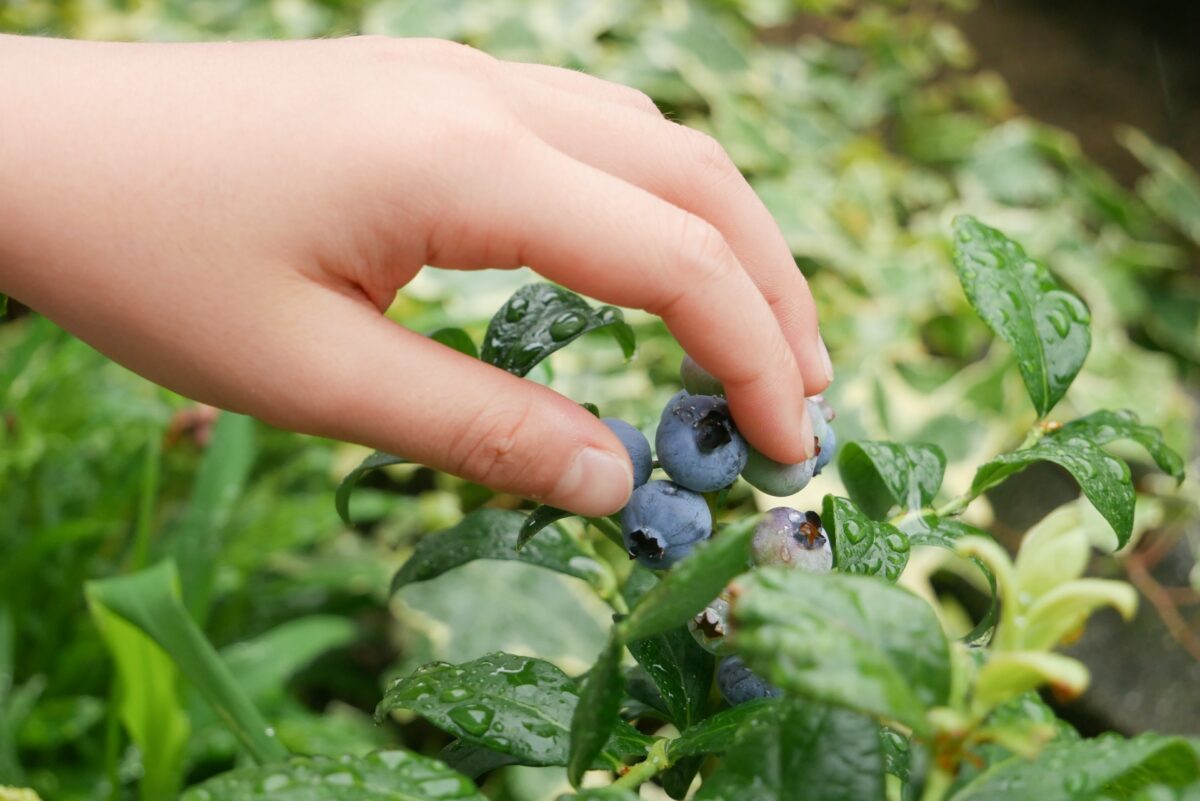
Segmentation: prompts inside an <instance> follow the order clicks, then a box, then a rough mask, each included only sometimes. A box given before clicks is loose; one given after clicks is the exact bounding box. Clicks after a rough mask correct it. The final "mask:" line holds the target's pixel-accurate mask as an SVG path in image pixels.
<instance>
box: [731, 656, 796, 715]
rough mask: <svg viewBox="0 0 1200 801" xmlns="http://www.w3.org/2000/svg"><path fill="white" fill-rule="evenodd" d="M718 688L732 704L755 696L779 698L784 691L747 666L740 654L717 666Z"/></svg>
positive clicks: (735, 704)
mask: <svg viewBox="0 0 1200 801" xmlns="http://www.w3.org/2000/svg"><path fill="white" fill-rule="evenodd" d="M717 688H718V689H720V691H721V695H723V696H724V697H725V700H726V701H728V702H729V704H730V706H737V705H738V704H744V703H746V702H747V701H753V700H754V699H755V698H778V697H779V696H781V695H783V692H782V691H781V690H780V689H779V688H778V687H776V686H775V685H773V684H771V683H769V682H768V681H767V680H766V679H764V678H762V677H761V676H759V675H758V674H757V673H755V672H754V671H752V670H751V669H750V668H748V667H746V663H745V662H743V661H742V658H741V657H740V656H729V657H726V658H725V659H722V660H721V664H720V665H718V666H717Z"/></svg>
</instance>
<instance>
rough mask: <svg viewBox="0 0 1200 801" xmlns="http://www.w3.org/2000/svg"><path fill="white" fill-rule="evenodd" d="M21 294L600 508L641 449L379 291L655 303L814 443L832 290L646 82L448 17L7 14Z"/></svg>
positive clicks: (726, 164)
mask: <svg viewBox="0 0 1200 801" xmlns="http://www.w3.org/2000/svg"><path fill="white" fill-rule="evenodd" d="M0 75H3V76H5V78H4V80H3V81H0V176H3V177H2V179H0V291H2V292H5V293H7V294H9V295H11V296H13V297H14V298H17V299H18V300H20V301H22V302H24V303H26V304H28V305H29V306H31V307H32V308H34V309H36V310H38V311H39V312H41V313H43V314H45V315H47V316H48V317H50V318H51V319H53V320H55V321H56V322H58V323H59V324H60V325H62V326H64V327H65V328H67V329H68V330H70V331H71V332H72V333H74V334H76V335H77V336H79V337H81V338H82V339H84V340H85V341H87V342H89V343H90V344H92V345H93V346H95V347H96V348H98V349H100V350H101V351H103V352H104V353H106V354H107V355H108V356H110V357H111V358H113V359H114V360H116V361H118V362H120V363H122V364H124V365H126V366H128V367H129V368H131V369H133V370H135V371H137V372H138V373H140V374H142V375H144V376H146V377H147V378H149V379H151V380H153V381H155V382H158V383H159V384H162V385H163V386H166V387H169V388H171V389H173V390H175V391H177V392H180V393H182V394H184V395H187V396H189V397H192V398H195V399H197V400H200V401H203V402H206V403H211V404H214V405H216V406H220V407H222V408H226V409H233V410H236V411H239V412H244V413H247V414H252V415H254V416H256V417H258V418H260V419H262V420H264V421H266V422H268V423H271V424H273V425H276V426H280V427H283V428H287V429H291V430H294V431H300V432H304V433H309V434H316V435H321V436H326V437H333V438H337V439H342V440H348V441H352V442H358V443H361V444H364V445H368V446H371V447H374V448H379V449H382V450H386V451H389V452H392V453H397V454H401V455H404V456H406V457H408V458H411V459H413V460H415V461H418V462H421V463H424V464H428V465H431V466H433V467H436V468H439V469H442V470H445V471H447V472H450V473H454V474H456V475H460V476H463V477H464V478H467V479H470V480H473V481H478V482H480V483H483V484H486V485H488V486H490V487H492V488H494V489H496V490H500V491H504V492H510V493H514V494H516V495H521V496H524V497H529V498H535V499H538V500H541V501H544V502H546V503H550V504H553V505H555V506H559V507H563V508H566V509H569V510H571V511H574V512H578V513H581V514H585V515H593V516H594V515H602V514H608V513H611V512H614V511H616V510H617V509H619V508H620V507H621V506H623V505H624V503H625V501H626V499H627V498H628V495H629V492H630V486H631V480H632V479H631V471H630V464H629V460H628V457H627V456H626V455H625V452H624V450H623V449H622V447H621V445H620V443H619V442H618V441H617V439H616V437H614V436H613V435H612V434H611V433H610V432H609V431H608V429H607V428H605V427H604V426H603V425H602V424H601V423H599V422H598V421H597V420H596V419H595V418H594V417H592V415H591V414H589V413H588V412H587V411H586V410H584V409H583V408H581V407H579V406H578V405H577V404H576V403H575V402H573V401H572V400H570V399H568V398H565V397H562V396H561V395H558V394H556V393H555V392H553V391H551V390H549V389H547V388H545V387H543V386H540V385H538V384H535V383H533V382H531V381H526V380H523V379H520V378H517V377H515V376H512V375H509V374H507V373H504V372H502V371H500V370H498V369H495V368H493V367H491V366H489V365H486V364H484V363H482V362H478V361H475V360H472V359H469V358H468V357H466V356H463V355H461V354H459V353H457V352H455V351H453V350H451V349H449V348H447V347H444V346H442V345H440V344H438V343H436V342H433V341H431V340H429V339H428V338H426V337H424V336H422V335H421V334H420V333H417V332H413V331H409V330H407V329H406V328H404V327H402V326H399V325H396V324H395V323H393V322H392V321H390V320H388V319H387V318H386V317H385V316H384V315H383V311H384V310H385V309H386V308H387V307H388V305H389V304H390V303H391V301H392V299H393V298H394V296H395V293H396V291H397V290H398V289H400V288H401V287H403V286H404V285H405V284H407V283H408V282H409V281H410V280H411V279H412V278H413V276H414V275H416V274H417V272H418V271H419V270H421V269H422V267H423V265H432V266H436V267H443V268H450V269H458V270H478V269H485V268H502V269H508V268H514V267H517V266H520V265H528V266H530V267H532V268H533V269H534V270H536V271H537V272H538V273H540V274H541V275H543V276H545V277H546V278H548V279H549V280H552V281H555V282H558V283H560V284H562V285H564V286H566V287H569V288H570V289H573V290H575V291H577V292H581V293H583V294H585V295H588V296H590V297H592V298H595V299H597V300H600V301H603V302H606V303H613V304H618V305H622V306H627V307H634V308H641V309H645V310H647V311H650V312H652V313H654V314H657V315H660V316H661V317H662V318H663V320H664V321H665V322H666V324H667V326H668V327H669V328H670V330H671V331H672V333H673V334H674V335H675V337H676V338H677V339H678V340H679V342H680V343H681V344H682V345H683V346H684V348H685V349H686V350H687V351H688V352H689V353H690V354H691V355H692V356H693V357H694V358H695V359H696V360H697V361H698V362H699V363H700V364H701V365H702V366H704V367H705V368H706V369H708V370H709V371H710V372H712V373H713V374H714V375H716V376H717V377H718V378H719V379H721V381H722V382H723V383H724V384H725V387H726V389H727V393H728V397H729V402H730V406H731V408H732V411H733V414H734V416H735V418H736V419H737V421H738V424H739V426H740V428H741V430H742V432H743V433H744V434H745V435H746V437H747V438H748V439H749V440H750V442H751V443H752V444H753V445H754V446H755V447H757V448H758V449H759V450H760V451H762V452H763V453H764V454H765V455H767V456H769V457H771V458H773V459H775V460H777V461H781V462H796V461H799V460H801V459H802V458H804V457H805V456H807V455H809V454H810V453H811V451H812V448H813V438H812V427H811V424H810V423H809V421H808V420H807V419H806V416H805V408H804V407H805V404H804V403H803V402H802V401H801V399H802V398H803V397H804V396H805V395H806V394H807V395H811V394H814V393H817V392H820V391H822V390H823V389H824V388H825V387H826V385H827V384H828V383H829V381H830V380H831V378H832V369H831V367H830V365H829V357H828V354H827V352H826V350H825V347H824V345H823V343H822V341H821V338H820V334H819V332H818V329H817V315H816V310H815V308H814V305H813V299H812V295H811V294H810V292H809V290H808V287H807V285H806V283H805V281H804V278H803V276H802V275H801V274H800V272H799V271H798V270H797V269H796V265H795V262H794V261H793V259H792V256H791V254H790V253H789V250H788V247H787V245H786V243H785V241H784V239H783V236H782V234H781V233H780V231H779V229H778V227H777V226H776V225H775V223H774V221H773V220H772V219H771V217H770V215H769V214H768V212H767V210H766V208H765V207H764V206H763V204H762V203H761V202H760V201H759V199H758V198H757V197H756V196H755V194H754V192H753V190H752V189H751V188H750V186H749V185H748V184H747V183H746V181H745V180H744V179H743V177H742V176H741V175H740V173H739V172H738V171H737V169H736V168H735V167H734V166H733V164H732V162H731V161H730V160H729V157H728V156H727V155H726V153H725V151H724V150H723V149H722V148H721V146H720V145H719V144H717V143H716V142H715V141H714V140H713V139H711V138H709V137H707V136H705V135H703V134H700V133H698V132H696V131H692V130H690V129H688V128H685V127H683V126H680V125H677V124H676V123H674V122H671V121H669V120H667V119H665V118H664V117H663V116H662V115H661V114H660V113H659V111H658V110H657V109H656V108H655V107H654V104H653V103H652V102H651V101H650V100H649V98H647V97H646V96H645V95H643V94H641V93H639V92H637V91H635V90H633V89H630V88H627V87H624V86H619V85H616V84H612V83H608V82H605V81H602V80H599V79H597V78H593V77H591V76H588V75H584V74H581V73H578V72H574V71H570V70H564V69H558V68H555V67H548V66H540V65H530V64H518V63H511V62H505V61H500V60H497V59H495V58H492V57H490V56H488V55H486V54H484V53H482V52H480V51H478V50H473V49H470V48H467V47H464V46H461V45H457V44H453V43H449V42H442V41H437V40H420V39H387V38H376V37H360V38H347V39H339V40H321V41H303V42H262V43H240V44H183V45H176V44H110V43H93V42H71V41H62V40H51V39H40V38H32V37H30V38H25V37H13V36H0Z"/></svg>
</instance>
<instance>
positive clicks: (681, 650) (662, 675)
mask: <svg viewBox="0 0 1200 801" xmlns="http://www.w3.org/2000/svg"><path fill="white" fill-rule="evenodd" d="M629 651H630V653H632V654H633V658H634V659H636V660H637V661H638V664H640V665H641V666H642V667H643V668H644V669H645V671H646V673H647V674H649V676H650V678H652V679H653V680H654V684H655V686H657V687H658V691H659V693H660V694H661V695H662V698H663V701H665V702H666V705H667V709H668V710H669V711H670V713H671V720H672V721H673V722H674V723H675V725H676V726H677V727H678V728H679V730H680V731H683V730H685V729H687V728H688V727H689V726H692V725H694V724H695V723H697V722H699V721H700V720H701V719H702V718H703V717H704V713H705V711H706V710H707V707H708V696H709V690H710V689H711V688H712V680H713V673H714V672H715V670H716V661H715V660H714V659H713V656H712V654H710V653H709V652H708V651H705V650H704V649H703V648H701V647H700V646H699V645H698V644H697V643H696V640H695V639H694V638H693V637H692V635H691V634H690V633H688V630H687V628H686V627H683V626H680V627H679V628H676V629H671V630H670V631H666V632H663V633H662V634H656V635H654V636H653V637H645V638H643V639H640V640H634V641H632V642H630V643H629Z"/></svg>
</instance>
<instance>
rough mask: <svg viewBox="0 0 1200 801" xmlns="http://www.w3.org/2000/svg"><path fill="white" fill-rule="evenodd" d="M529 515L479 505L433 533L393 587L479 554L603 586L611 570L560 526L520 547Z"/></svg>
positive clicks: (419, 545) (437, 573)
mask: <svg viewBox="0 0 1200 801" xmlns="http://www.w3.org/2000/svg"><path fill="white" fill-rule="evenodd" d="M524 524H525V515H523V514H521V513H520V512H514V511H511V510H508V509H478V510H476V511H474V512H471V514H469V515H467V516H466V517H464V518H463V519H462V520H461V521H460V522H459V523H458V525H456V526H453V527H451V528H448V529H445V530H444V531H439V532H437V533H434V534H429V535H427V536H425V537H424V538H422V539H421V541H420V542H419V543H417V547H416V548H414V549H413V554H412V556H410V557H409V558H408V561H407V562H405V563H404V566H403V567H401V568H400V570H399V572H397V573H396V576H395V578H393V579H392V592H396V591H397V590H399V589H400V588H401V587H404V586H407V585H409V584H412V583H414V582H418V581H428V580H429V579H432V578H437V577H438V576H440V575H442V574H443V573H445V572H446V571H448V570H451V569H453V568H456V567H459V566H460V565H464V564H466V563H467V562H472V561H474V560H476V559H500V560H504V561H514V562H524V563H526V564H530V565H536V566H538V567H544V568H547V569H549V570H554V571H557V572H559V573H564V574H566V575H568V576H574V577H576V578H580V579H583V580H584V581H586V582H588V583H589V584H591V585H593V586H600V585H601V584H603V583H604V582H605V581H606V580H607V579H608V572H607V569H606V568H605V567H604V566H603V565H601V564H600V563H599V562H597V561H596V559H595V558H594V557H591V556H588V555H587V554H586V553H585V552H584V551H583V549H582V548H580V547H579V545H578V544H577V543H576V542H575V540H573V539H571V537H569V536H568V535H567V534H566V533H565V532H564V531H562V529H559V528H557V527H552V528H548V529H547V530H546V531H545V533H544V534H542V536H540V537H538V538H537V539H535V540H533V541H532V542H530V543H529V544H528V545H526V546H525V547H524V548H522V549H521V550H517V541H518V538H519V537H520V533H521V530H522V527H523V526H524Z"/></svg>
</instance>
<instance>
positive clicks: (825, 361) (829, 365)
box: [817, 335, 833, 381]
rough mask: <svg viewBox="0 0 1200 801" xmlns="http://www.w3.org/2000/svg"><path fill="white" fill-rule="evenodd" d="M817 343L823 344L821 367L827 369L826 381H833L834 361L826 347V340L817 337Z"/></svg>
mask: <svg viewBox="0 0 1200 801" xmlns="http://www.w3.org/2000/svg"><path fill="white" fill-rule="evenodd" d="M817 342H819V343H820V344H821V365H822V366H823V367H824V368H825V380H826V381H832V380H833V360H832V359H830V358H829V348H827V347H825V339H824V338H823V337H821V336H819V335H818V336H817Z"/></svg>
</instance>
